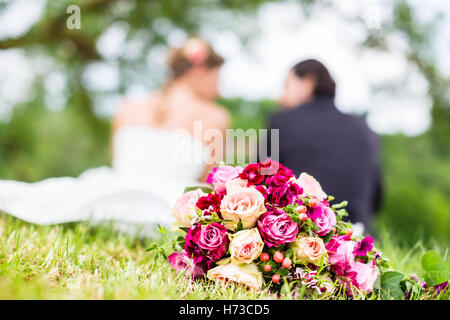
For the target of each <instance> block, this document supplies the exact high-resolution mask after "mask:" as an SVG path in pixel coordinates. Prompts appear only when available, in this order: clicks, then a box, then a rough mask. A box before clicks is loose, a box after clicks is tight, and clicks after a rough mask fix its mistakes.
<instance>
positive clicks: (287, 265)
mask: <svg viewBox="0 0 450 320" xmlns="http://www.w3.org/2000/svg"><path fill="white" fill-rule="evenodd" d="M291 265H292V260H291V259H290V258H289V257H286V258H284V260H283V262H282V263H281V266H282V267H283V268H285V269H289V268H290V267H291Z"/></svg>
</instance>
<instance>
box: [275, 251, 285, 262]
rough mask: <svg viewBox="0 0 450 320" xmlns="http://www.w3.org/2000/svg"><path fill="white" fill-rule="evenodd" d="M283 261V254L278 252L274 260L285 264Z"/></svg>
mask: <svg viewBox="0 0 450 320" xmlns="http://www.w3.org/2000/svg"><path fill="white" fill-rule="evenodd" d="M283 259H284V257H283V254H282V253H281V252H280V251H276V252H275V253H274V254H273V260H275V262H276V263H281V262H283Z"/></svg>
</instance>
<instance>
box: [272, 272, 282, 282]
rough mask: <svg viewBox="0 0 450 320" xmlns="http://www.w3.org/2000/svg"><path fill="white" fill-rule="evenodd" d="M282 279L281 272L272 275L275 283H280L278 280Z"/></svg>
mask: <svg viewBox="0 0 450 320" xmlns="http://www.w3.org/2000/svg"><path fill="white" fill-rule="evenodd" d="M280 279H281V277H280V275H279V274H274V275H273V276H272V281H273V283H278V282H280Z"/></svg>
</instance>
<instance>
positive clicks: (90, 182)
mask: <svg viewBox="0 0 450 320" xmlns="http://www.w3.org/2000/svg"><path fill="white" fill-rule="evenodd" d="M223 62H224V60H223V58H222V57H220V56H219V55H218V54H217V53H215V52H214V50H213V48H212V47H211V46H210V45H208V44H207V43H205V42H204V41H202V40H201V39H197V38H191V39H189V40H187V41H186V42H185V44H184V45H183V46H182V47H181V48H176V49H172V51H171V53H170V56H169V59H168V66H169V70H170V73H171V74H170V78H169V80H168V81H167V83H166V84H165V85H164V86H163V88H162V89H161V90H159V91H157V92H154V93H151V94H150V95H149V96H148V97H146V98H145V99H143V101H140V102H136V101H124V102H123V103H122V104H121V106H120V107H119V111H118V112H117V114H116V115H115V117H114V120H113V128H114V131H113V137H112V148H113V151H112V154H113V159H112V168H110V167H100V168H94V169H89V170H87V171H85V172H84V173H83V174H81V175H80V176H79V177H78V178H71V177H61V178H50V179H46V180H43V181H40V182H37V183H26V182H19V181H1V180H0V211H3V212H6V213H7V214H10V215H13V216H15V217H17V218H20V219H22V220H25V221H28V222H31V223H37V224H56V223H64V222H73V221H83V220H89V221H93V222H100V221H105V220H110V221H115V224H116V225H117V226H119V227H120V226H122V227H121V228H122V229H127V230H128V229H130V228H132V229H133V230H135V229H136V228H139V229H142V228H144V229H146V230H149V232H151V229H153V227H154V225H155V224H158V223H159V224H169V223H171V222H172V221H173V220H172V219H173V218H172V217H171V214H170V211H171V207H172V205H173V204H174V202H175V200H176V199H177V197H178V196H179V195H181V193H182V192H183V189H184V187H185V186H187V185H199V184H200V183H201V182H202V181H205V177H206V174H207V172H208V171H209V170H210V167H211V164H210V165H206V164H205V162H204V161H202V159H203V154H204V151H205V147H204V146H205V145H206V144H207V143H208V141H204V139H203V137H198V135H197V134H195V127H194V124H195V123H197V124H198V123H200V124H201V126H202V129H203V130H208V129H216V130H220V131H221V132H222V133H224V132H225V130H226V128H227V127H228V126H229V125H230V115H229V113H228V112H227V111H226V109H224V108H222V107H221V106H219V105H217V104H215V103H214V99H215V98H216V97H217V95H218V91H217V83H218V76H219V69H220V67H221V65H222V64H223ZM180 132H181V133H185V134H184V135H183V134H181V135H180V134H179V133H180ZM214 154H215V152H213V156H214ZM217 154H220V152H217ZM214 160H215V161H216V162H217V161H219V160H220V159H214V158H213V161H214ZM144 232H145V231H144Z"/></svg>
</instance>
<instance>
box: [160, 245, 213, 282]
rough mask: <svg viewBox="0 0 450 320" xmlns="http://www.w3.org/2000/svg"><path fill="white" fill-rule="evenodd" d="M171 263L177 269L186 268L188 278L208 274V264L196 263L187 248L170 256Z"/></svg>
mask: <svg viewBox="0 0 450 320" xmlns="http://www.w3.org/2000/svg"><path fill="white" fill-rule="evenodd" d="M168 260H169V263H170V265H171V266H172V268H174V269H175V270H177V271H183V270H185V274H186V278H189V277H191V278H193V279H197V278H201V277H203V276H204V275H205V274H206V271H207V265H206V264H205V263H200V264H195V262H194V260H193V259H191V258H190V257H189V256H188V254H187V253H186V251H185V250H182V251H181V252H179V253H178V252H174V253H172V254H171V255H170V256H169V257H168Z"/></svg>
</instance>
